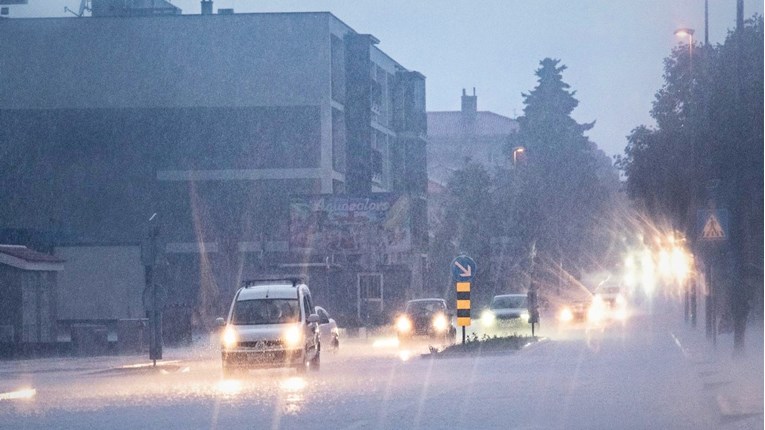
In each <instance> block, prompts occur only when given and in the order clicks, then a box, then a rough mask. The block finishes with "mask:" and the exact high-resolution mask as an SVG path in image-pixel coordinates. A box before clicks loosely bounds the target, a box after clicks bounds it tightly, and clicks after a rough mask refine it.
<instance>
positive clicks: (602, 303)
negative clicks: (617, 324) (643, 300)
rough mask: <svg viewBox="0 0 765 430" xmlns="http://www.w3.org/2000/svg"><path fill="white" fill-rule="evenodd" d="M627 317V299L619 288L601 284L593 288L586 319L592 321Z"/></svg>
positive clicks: (622, 319) (620, 319)
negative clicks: (593, 291)
mask: <svg viewBox="0 0 765 430" xmlns="http://www.w3.org/2000/svg"><path fill="white" fill-rule="evenodd" d="M626 318H627V300H626V299H625V297H624V295H623V294H622V291H621V288H619V287H618V286H614V285H602V286H600V287H598V289H596V290H595V293H594V294H593V297H592V304H591V305H590V309H589V310H588V313H587V319H588V320H589V321H590V322H592V323H598V322H606V321H610V320H619V321H624V320H625V319H626Z"/></svg>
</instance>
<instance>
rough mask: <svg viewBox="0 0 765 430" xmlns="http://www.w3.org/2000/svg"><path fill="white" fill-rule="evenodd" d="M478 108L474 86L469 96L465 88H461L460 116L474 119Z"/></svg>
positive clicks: (469, 119) (465, 118)
mask: <svg viewBox="0 0 765 430" xmlns="http://www.w3.org/2000/svg"><path fill="white" fill-rule="evenodd" d="M477 110H478V97H477V96H476V95H475V87H473V95H472V96H469V95H467V94H466V93H465V89H464V88H463V89H462V118H463V120H467V121H474V120H475V115H476V112H477Z"/></svg>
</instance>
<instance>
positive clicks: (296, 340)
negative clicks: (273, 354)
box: [282, 325, 303, 348]
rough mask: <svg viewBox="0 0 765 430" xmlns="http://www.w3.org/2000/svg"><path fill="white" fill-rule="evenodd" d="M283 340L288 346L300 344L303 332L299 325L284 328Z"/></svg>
mask: <svg viewBox="0 0 765 430" xmlns="http://www.w3.org/2000/svg"><path fill="white" fill-rule="evenodd" d="M282 340H283V341H284V345H285V346H287V347H293V348H294V347H296V346H298V345H300V343H301V342H302V340H303V333H302V332H301V331H300V328H299V327H298V326H294V325H293V326H291V327H289V328H288V329H287V330H284V333H283V334H282Z"/></svg>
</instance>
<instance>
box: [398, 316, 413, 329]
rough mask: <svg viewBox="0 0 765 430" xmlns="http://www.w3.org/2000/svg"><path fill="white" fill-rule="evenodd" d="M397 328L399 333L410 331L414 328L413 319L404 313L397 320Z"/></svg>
mask: <svg viewBox="0 0 765 430" xmlns="http://www.w3.org/2000/svg"><path fill="white" fill-rule="evenodd" d="M396 330H397V331H398V332H399V333H409V332H410V331H411V330H412V321H411V320H409V318H407V317H406V316H404V315H402V316H400V317H398V319H397V320H396Z"/></svg>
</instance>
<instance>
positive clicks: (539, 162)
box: [507, 58, 618, 282]
mask: <svg viewBox="0 0 765 430" xmlns="http://www.w3.org/2000/svg"><path fill="white" fill-rule="evenodd" d="M559 62H560V60H553V59H550V58H546V59H544V60H542V61H541V62H540V68H539V69H538V70H537V71H536V75H537V77H538V78H539V79H538V85H537V86H536V87H535V88H534V89H533V90H532V91H531V92H529V93H528V94H523V97H524V105H525V108H524V115H523V116H521V117H520V118H518V122H519V130H518V133H516V134H515V135H514V136H513V138H512V139H511V141H510V142H509V144H508V146H507V151H508V153H509V152H510V151H512V150H513V148H517V147H524V148H526V154H527V160H526V163H524V165H522V166H521V175H522V180H521V182H522V187H521V191H520V195H519V197H518V207H519V214H518V217H517V219H518V220H519V223H521V224H522V225H523V226H524V227H523V230H524V231H525V232H526V235H527V236H526V241H527V242H528V243H534V244H535V248H536V249H537V255H538V258H539V262H541V263H543V267H542V270H545V269H546V270H547V271H549V272H551V273H554V274H555V275H554V276H557V277H558V278H559V280H560V277H562V276H564V274H563V271H564V270H566V271H568V272H570V273H574V274H578V273H580V272H581V271H583V270H586V269H587V268H589V267H591V266H592V262H593V261H596V260H598V256H599V255H600V254H602V251H603V250H604V249H606V248H607V244H605V243H603V242H602V241H600V240H597V239H596V238H598V237H599V236H600V235H599V234H598V230H599V222H600V221H601V220H602V217H603V215H604V213H605V210H606V209H607V207H608V202H609V201H611V200H612V198H613V196H614V193H615V191H616V188H617V184H618V177H617V176H616V174H615V172H614V171H613V168H612V166H611V165H610V163H609V162H608V161H606V166H604V162H603V160H604V159H606V160H607V157H606V156H605V154H603V153H602V152H601V151H599V150H598V149H597V147H596V146H595V145H594V144H593V143H592V142H590V141H589V139H588V138H587V137H586V136H585V135H584V133H585V132H586V131H588V130H590V129H591V128H592V127H593V126H594V122H593V123H586V124H579V123H577V122H576V121H575V120H574V119H573V118H572V117H571V113H572V112H573V110H574V109H575V108H576V107H577V105H578V104H579V101H578V100H577V99H576V98H575V97H574V96H575V94H576V92H575V91H569V88H570V87H569V85H568V84H567V83H565V82H564V81H563V77H562V72H563V71H564V70H566V66H563V65H560V66H559ZM556 265H557V269H555V268H554V266H556ZM545 266H546V267H545ZM551 266H553V267H551ZM554 281H555V279H554V278H553V282H554ZM548 282H549V280H548Z"/></svg>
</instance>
